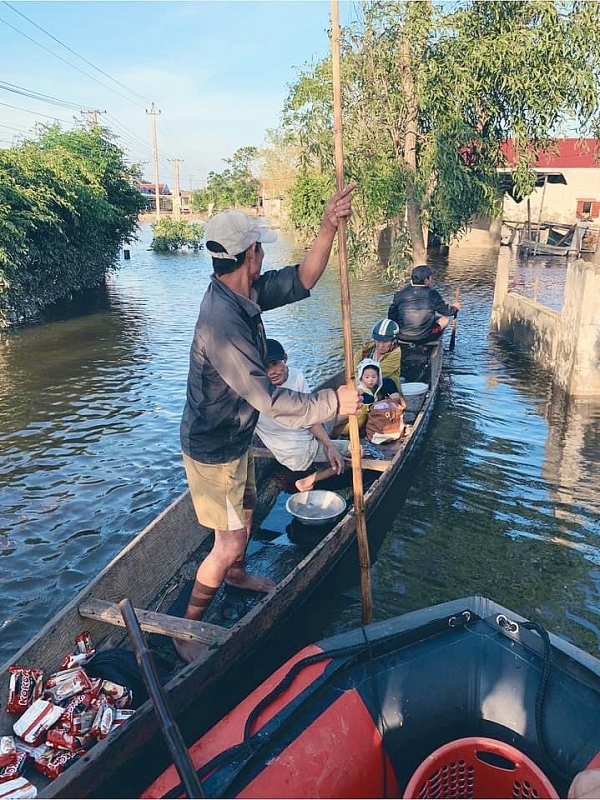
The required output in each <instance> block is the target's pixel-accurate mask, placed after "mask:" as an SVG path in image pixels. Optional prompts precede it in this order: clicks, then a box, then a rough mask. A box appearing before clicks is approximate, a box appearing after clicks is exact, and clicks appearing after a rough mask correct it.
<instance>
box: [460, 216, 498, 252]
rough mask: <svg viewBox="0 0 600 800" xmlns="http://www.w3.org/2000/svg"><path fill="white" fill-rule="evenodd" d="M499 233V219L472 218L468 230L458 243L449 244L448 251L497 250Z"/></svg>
mask: <svg viewBox="0 0 600 800" xmlns="http://www.w3.org/2000/svg"><path fill="white" fill-rule="evenodd" d="M501 233H502V220H501V219H489V218H488V217H474V218H473V219H472V220H471V224H470V226H469V230H468V231H467V232H466V233H465V234H464V236H461V238H460V239H459V240H458V241H453V242H451V243H450V248H449V249H450V250H451V251H456V252H460V251H461V250H469V249H471V248H476V249H478V250H482V249H488V248H489V249H492V250H498V249H499V248H500V235H501Z"/></svg>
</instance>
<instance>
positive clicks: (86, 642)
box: [75, 631, 94, 658]
mask: <svg viewBox="0 0 600 800" xmlns="http://www.w3.org/2000/svg"><path fill="white" fill-rule="evenodd" d="M75 646H76V647H77V652H79V653H85V654H86V655H89V656H90V658H91V657H92V654H93V652H94V645H93V644H92V634H91V633H90V632H89V631H81V633H78V634H77V636H76V637H75Z"/></svg>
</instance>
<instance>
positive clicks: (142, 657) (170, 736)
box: [119, 598, 206, 797]
mask: <svg viewBox="0 0 600 800" xmlns="http://www.w3.org/2000/svg"><path fill="white" fill-rule="evenodd" d="M119 608H120V609H121V614H122V615H123V620H124V622H125V625H126V627H127V632H128V634H129V638H130V639H131V644H132V645H133V651H134V653H135V657H136V660H137V662H138V665H139V668H140V670H141V672H142V676H143V678H144V683H145V684H146V688H147V689H148V694H149V695H150V698H151V700H152V703H153V705H154V709H155V711H156V716H157V717H158V721H159V723H160V727H161V729H162V732H163V734H164V737H165V741H166V742H167V746H168V748H169V751H170V752H171V756H172V757H173V762H174V764H175V767H176V768H177V772H178V773H179V777H180V778H181V782H182V783H183V785H184V786H185V791H186V793H187V796H188V797H206V795H205V794H204V791H203V789H202V786H201V784H200V781H199V779H198V776H197V775H196V770H195V769H194V765H193V764H192V761H191V759H190V755H189V753H188V751H187V747H186V746H185V742H184V741H183V736H182V735H181V731H180V730H179V728H178V727H177V723H176V722H175V720H174V719H173V715H172V714H171V710H170V709H169V706H168V705H167V699H166V697H165V693H164V690H163V688H162V686H161V683H160V681H159V680H158V675H157V674H156V667H155V666H154V661H153V659H152V655H151V654H150V651H149V650H148V646H147V645H146V637H145V636H144V634H143V632H142V629H141V628H140V623H139V621H138V618H137V616H136V614H135V610H134V608H133V606H132V604H131V601H130V600H128V599H127V598H125V599H124V600H121V602H120V603H119Z"/></svg>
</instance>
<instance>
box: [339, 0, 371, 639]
mask: <svg viewBox="0 0 600 800" xmlns="http://www.w3.org/2000/svg"><path fill="white" fill-rule="evenodd" d="M331 61H332V67H333V119H334V139H335V174H336V183H337V188H338V191H339V190H340V189H343V187H344V146H343V140H342V92H341V79H340V18H339V5H338V0H331ZM338 249H339V260H340V293H341V303H342V332H343V335H344V367H345V377H346V383H347V385H348V386H352V387H353V386H354V359H353V357H352V317H351V309H350V285H349V281H348V250H347V247H346V221H345V220H343V219H340V220H339V221H338ZM349 428H350V455H351V457H352V486H353V492H354V514H355V516H356V538H357V542H358V559H359V564H360V590H361V597H362V622H363V625H368V624H369V623H370V622H371V621H372V619H373V598H372V595H371V559H370V555H369V542H368V539H367V523H366V520H365V498H364V491H363V479H362V469H361V459H360V455H361V453H360V436H359V430H358V417H357V416H356V415H355V414H351V415H350V417H349Z"/></svg>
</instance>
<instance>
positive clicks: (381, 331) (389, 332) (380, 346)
mask: <svg viewBox="0 0 600 800" xmlns="http://www.w3.org/2000/svg"><path fill="white" fill-rule="evenodd" d="M397 335H398V326H397V325H396V323H395V322H393V321H392V320H390V319H379V320H377V322H376V323H375V325H374V326H373V331H372V334H371V337H372V338H371V340H370V341H368V342H365V344H363V346H362V347H361V348H360V349H359V350H357V351H356V353H355V354H354V368H355V369H356V368H357V367H358V365H359V363H360V362H361V361H363V360H364V359H365V358H371V359H372V360H373V361H377V362H378V363H379V365H380V366H381V378H382V379H383V378H391V379H392V380H393V381H394V383H395V384H396V389H397V390H398V392H399V393H400V395H401V387H400V355H401V351H400V347H399V345H398V343H397V341H396V337H397Z"/></svg>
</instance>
